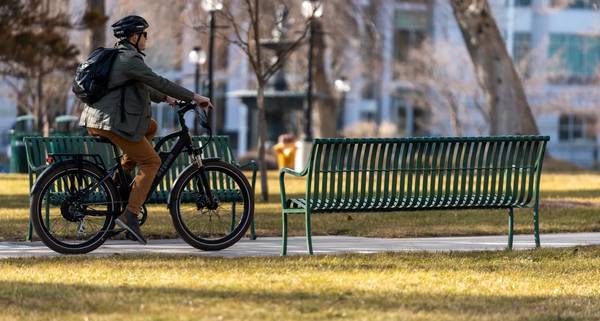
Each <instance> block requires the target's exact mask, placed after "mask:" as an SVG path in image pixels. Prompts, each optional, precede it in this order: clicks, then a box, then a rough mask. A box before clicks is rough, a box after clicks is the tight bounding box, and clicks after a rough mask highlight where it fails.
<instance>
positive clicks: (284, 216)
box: [281, 213, 288, 256]
mask: <svg viewBox="0 0 600 321" xmlns="http://www.w3.org/2000/svg"><path fill="white" fill-rule="evenodd" d="M287 216H288V215H287V213H282V214H281V225H282V226H281V231H282V233H281V240H282V242H281V255H282V256H285V255H287V238H288V217H287Z"/></svg>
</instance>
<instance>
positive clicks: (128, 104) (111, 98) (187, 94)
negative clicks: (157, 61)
mask: <svg viewBox="0 0 600 321" xmlns="http://www.w3.org/2000/svg"><path fill="white" fill-rule="evenodd" d="M118 48H119V50H121V52H120V53H119V55H118V57H117V58H116V59H115V62H114V64H113V66H112V69H111V72H110V79H109V82H108V86H109V88H113V87H116V86H120V85H123V84H125V83H127V82H128V81H129V82H130V84H129V85H127V86H124V87H123V89H116V90H113V91H110V92H109V93H108V94H106V96H104V97H102V98H101V99H100V100H99V101H97V102H95V103H94V104H92V105H91V106H88V105H86V106H85V107H84V109H83V112H82V113H81V119H80V121H79V125H81V126H84V127H88V128H97V129H103V130H109V131H112V132H114V133H116V134H118V135H120V136H122V137H123V138H125V139H128V140H131V141H139V140H141V139H142V137H144V134H145V133H146V131H147V130H148V127H149V126H150V120H151V117H152V111H151V109H150V101H153V102H162V101H164V100H165V98H166V95H169V96H171V97H174V98H176V99H179V100H184V101H190V100H192V99H193V98H194V93H193V92H191V91H189V90H187V89H185V88H183V87H181V86H179V85H177V84H175V83H173V82H171V81H169V80H168V79H165V78H163V77H161V76H159V75H157V74H155V73H154V72H153V71H152V69H150V67H148V66H147V65H146V64H145V63H144V57H143V55H142V54H140V53H139V52H138V51H137V50H136V49H135V47H134V46H133V45H132V44H130V43H128V42H125V43H121V44H120V45H119V47H118ZM122 90H123V91H124V106H123V108H124V110H123V111H121V107H120V106H121V91H122Z"/></svg>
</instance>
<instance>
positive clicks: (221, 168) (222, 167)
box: [169, 160, 254, 251]
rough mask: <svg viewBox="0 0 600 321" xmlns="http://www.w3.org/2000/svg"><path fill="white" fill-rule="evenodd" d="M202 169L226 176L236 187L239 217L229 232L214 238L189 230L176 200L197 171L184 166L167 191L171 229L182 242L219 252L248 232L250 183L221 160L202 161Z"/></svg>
mask: <svg viewBox="0 0 600 321" xmlns="http://www.w3.org/2000/svg"><path fill="white" fill-rule="evenodd" d="M204 169H205V170H206V171H218V172H220V173H221V174H223V175H227V176H228V177H230V178H231V179H233V180H234V181H235V183H237V184H238V186H239V187H240V191H239V193H240V195H241V197H242V198H243V201H244V205H243V208H244V212H243V213H242V215H241V216H240V221H239V223H238V224H237V225H236V226H235V227H234V228H232V229H231V232H230V233H229V234H227V235H226V236H224V237H221V238H219V239H216V240H207V239H204V238H201V237H199V236H197V235H195V234H194V233H193V232H191V231H190V229H189V228H188V227H187V226H186V224H185V222H184V220H183V219H182V216H181V212H180V205H181V203H180V200H182V193H183V192H184V190H185V187H186V186H187V185H188V184H189V183H190V180H191V179H193V178H194V177H196V176H197V175H198V174H199V172H200V168H198V167H197V166H196V165H190V166H188V168H187V169H185V170H184V171H183V172H182V173H181V174H180V175H179V177H178V178H177V180H176V183H175V185H174V186H173V189H172V190H171V197H170V202H169V211H170V213H171V219H172V221H173V226H174V227H175V230H176V231H177V233H178V235H179V236H180V237H181V238H182V239H183V240H184V241H185V242H186V243H188V244H189V245H191V246H193V247H195V248H197V249H200V250H204V251H219V250H222V249H226V248H228V247H230V246H232V245H233V244H235V243H236V242H237V241H239V240H240V239H241V238H242V237H243V236H244V235H245V234H246V232H247V231H248V228H249V227H250V223H251V222H252V219H253V217H254V193H252V190H251V187H250V183H248V179H247V178H246V176H245V175H244V173H242V172H241V171H240V170H239V169H238V168H236V167H234V166H232V165H231V164H228V163H226V162H223V161H221V160H205V161H204Z"/></svg>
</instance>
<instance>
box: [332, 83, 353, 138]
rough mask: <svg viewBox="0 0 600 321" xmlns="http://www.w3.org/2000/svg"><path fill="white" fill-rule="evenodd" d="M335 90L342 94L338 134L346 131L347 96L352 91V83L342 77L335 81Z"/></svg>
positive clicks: (337, 127)
mask: <svg viewBox="0 0 600 321" xmlns="http://www.w3.org/2000/svg"><path fill="white" fill-rule="evenodd" d="M334 84H335V90H337V91H338V93H339V94H340V104H339V112H338V120H337V126H336V129H337V131H338V133H340V132H341V131H342V129H344V111H345V109H346V94H347V93H348V92H349V91H350V89H351V87H350V82H348V80H347V79H346V77H344V76H342V77H340V78H339V79H336V80H335V83H334Z"/></svg>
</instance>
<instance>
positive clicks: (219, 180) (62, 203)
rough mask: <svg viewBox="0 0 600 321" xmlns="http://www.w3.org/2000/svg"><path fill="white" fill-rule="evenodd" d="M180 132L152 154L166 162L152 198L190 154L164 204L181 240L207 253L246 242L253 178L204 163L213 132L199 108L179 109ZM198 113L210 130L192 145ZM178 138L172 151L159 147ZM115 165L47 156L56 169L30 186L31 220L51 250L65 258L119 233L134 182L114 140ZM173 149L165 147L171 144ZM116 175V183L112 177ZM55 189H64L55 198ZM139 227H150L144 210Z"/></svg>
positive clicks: (89, 157)
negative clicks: (188, 118) (191, 118)
mask: <svg viewBox="0 0 600 321" xmlns="http://www.w3.org/2000/svg"><path fill="white" fill-rule="evenodd" d="M176 108H177V111H176V113H177V118H178V120H179V124H180V126H181V130H179V131H177V132H174V133H171V134H169V135H167V136H165V137H163V138H162V139H161V140H159V141H158V142H157V143H156V145H155V147H154V149H155V150H156V151H157V152H158V154H159V156H160V158H161V165H160V167H159V169H158V172H157V174H156V177H155V179H154V182H153V184H152V187H151V189H150V192H149V193H148V196H147V197H146V200H148V198H149V197H150V196H151V195H152V193H153V192H154V190H155V189H156V187H157V186H158V184H159V183H160V182H161V180H162V178H163V176H164V175H165V174H166V173H167V172H168V170H169V168H170V167H171V166H172V165H173V163H174V162H175V160H176V159H177V157H178V156H179V155H180V154H181V153H183V152H187V153H188V155H189V157H190V158H191V164H190V165H189V166H188V167H186V168H185V169H184V170H183V171H182V172H181V173H180V174H179V175H178V176H177V178H176V180H175V182H174V184H173V188H172V190H171V192H170V194H169V197H168V200H167V207H168V209H169V213H170V215H171V220H172V222H173V225H174V227H175V229H176V231H177V233H178V235H179V236H180V237H181V238H182V239H183V240H184V241H185V242H187V243H188V244H189V245H191V246H193V247H195V248H197V249H200V250H205V251H217V250H222V249H225V248H228V247H230V246H231V245H233V244H235V243H236V242H237V241H239V240H240V238H242V236H243V235H244V234H245V233H246V231H247V230H248V227H249V226H250V223H251V222H252V219H253V216H254V194H253V193H252V191H251V187H250V184H249V183H248V179H247V178H246V176H245V175H244V173H243V172H242V171H240V170H239V169H238V168H236V167H234V166H232V165H230V164H228V163H226V162H224V161H221V160H219V159H215V158H207V159H203V158H202V150H203V148H205V147H206V146H209V145H210V142H211V140H212V130H211V128H210V126H209V125H208V122H207V115H206V112H205V111H204V110H202V111H201V112H200V107H198V106H197V105H196V104H194V103H182V102H179V103H178V104H177V106H176ZM190 111H193V112H195V113H196V114H197V115H196V117H198V116H200V115H203V116H204V117H203V119H202V120H201V121H200V124H201V126H202V127H204V128H205V129H206V130H207V132H208V140H207V142H206V144H203V145H201V146H200V147H194V146H193V145H192V139H191V137H190V134H189V129H188V127H187V126H186V124H185V118H184V116H185V114H186V113H187V112H190ZM171 139H177V141H176V142H175V143H174V144H173V145H172V147H171V148H170V150H169V151H168V152H160V149H161V146H162V145H163V144H165V143H166V142H167V141H170V140H171ZM97 140H98V143H107V144H111V145H112V148H113V149H114V151H115V155H118V156H116V159H115V162H116V165H114V166H112V167H110V168H108V169H107V168H105V166H104V164H103V161H102V158H101V157H100V155H98V154H49V155H48V163H51V165H50V166H49V167H48V169H47V170H45V171H44V172H43V173H42V174H41V175H40V177H39V178H38V179H37V180H36V183H35V185H34V186H33V188H32V192H31V197H32V202H31V208H30V211H31V217H32V221H33V226H34V228H35V231H36V234H37V235H38V236H39V237H40V239H41V240H42V242H43V243H44V244H45V245H46V246H48V247H49V248H50V249H52V250H54V251H56V252H58V253H62V254H85V253H89V252H91V251H93V250H95V249H97V248H98V247H99V246H101V245H102V244H103V243H104V242H105V241H106V240H107V239H108V238H110V237H112V236H114V235H116V234H119V233H120V232H122V231H121V230H115V229H114V227H115V222H114V220H115V219H116V218H117V217H118V216H119V215H120V214H121V213H122V211H123V210H124V209H125V207H126V206H127V199H128V195H129V191H130V189H131V186H132V185H133V182H129V183H121V184H119V185H117V184H116V183H115V181H117V182H128V180H127V176H126V174H125V172H124V170H123V168H122V166H121V163H120V159H121V157H122V155H120V153H119V149H118V147H117V146H116V145H114V144H113V143H112V142H111V141H110V140H108V139H106V138H102V137H97ZM167 146H168V145H167ZM117 176H118V179H115V178H116V177H117ZM57 191H62V192H61V193H58V192H57ZM143 214H144V215H143V216H142V218H141V221H142V223H143V221H145V218H146V217H145V215H146V209H145V207H144V209H143Z"/></svg>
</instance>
